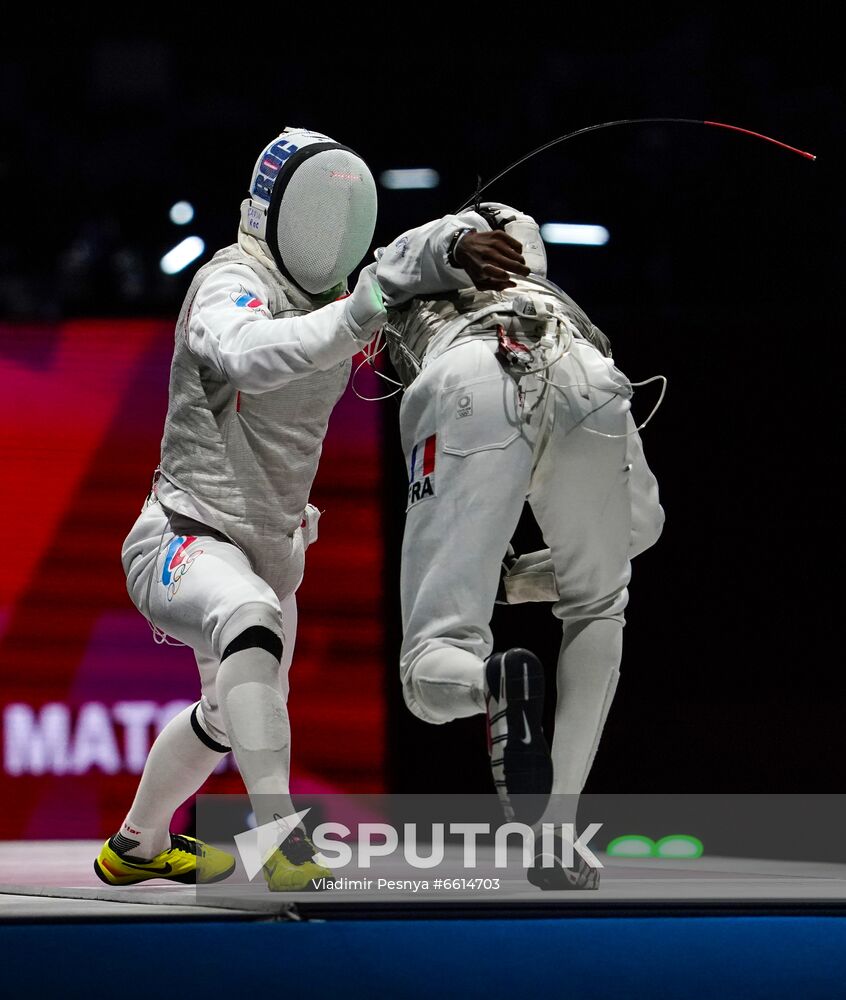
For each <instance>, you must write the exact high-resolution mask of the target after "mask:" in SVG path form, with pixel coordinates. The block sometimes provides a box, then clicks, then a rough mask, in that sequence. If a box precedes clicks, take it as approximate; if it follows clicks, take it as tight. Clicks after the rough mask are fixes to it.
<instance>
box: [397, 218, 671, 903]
mask: <svg viewBox="0 0 846 1000" xmlns="http://www.w3.org/2000/svg"><path fill="white" fill-rule="evenodd" d="M481 209H482V212H481V214H479V213H477V212H476V211H470V212H466V213H463V214H461V215H459V216H447V217H445V218H443V219H439V220H436V221H434V222H431V223H429V224H427V225H425V226H422V227H420V228H417V229H413V230H411V231H409V232H407V233H405V234H403V235H402V236H401V237H400V238H399V239H397V240H395V241H394V243H393V244H392V245H391V246H389V247H387V248H386V249H384V250H383V251H381V252H380V253H381V255H380V258H379V267H378V272H377V274H378V279H379V283H380V285H381V287H382V289H383V292H384V295H385V301H386V303H387V304H388V307H389V308H388V320H389V326H388V327H387V330H388V333H389V348H390V353H391V357H392V360H393V362H394V366H395V368H396V369H397V371H398V372H399V373H400V376H401V378H402V379H403V382H404V383H405V386H406V388H405V393H404V396H403V400H402V405H401V410H400V424H401V435H402V446H403V450H404V453H405V457H406V462H407V467H408V473H409V494H408V510H407V519H406V525H405V535H404V540H403V551H402V571H401V586H402V613H403V628H404V638H403V643H402V651H401V658H400V672H401V680H402V685H403V692H404V696H405V701H406V704H407V705H408V707H409V709H410V710H411V711H412V712H413V713H414V714H415V715H417V716H418V717H419V718H421V719H424V720H425V721H427V722H432V723H444V722H447V721H449V720H452V719H457V718H460V717H462V716H469V715H473V714H475V713H478V712H484V711H486V709H487V711H488V716H489V722H490V732H491V735H492V741H493V743H492V747H491V761H492V768H493V773H494V779H495V781H496V784H497V788H498V791H499V792H500V794H501V797H502V798H503V802H504V804H505V805H506V807H507V805H508V801H509V797H510V796H512V795H513V794H516V793H521V792H542V791H544V790H545V791H550V789H551V791H552V792H553V793H556V794H557V795H573V794H577V793H579V792H580V791H581V789H582V787H583V785H584V782H585V780H586V778H587V774H588V771H589V769H590V766H591V762H592V760H593V756H594V754H595V752H596V748H597V745H598V742H599V738H600V735H601V732H602V728H603V725H604V722H605V718H606V715H607V713H608V710H609V707H610V704H611V700H612V697H613V695H614V690H615V687H616V684H617V679H618V676H619V666H620V659H621V650H622V630H623V624H624V614H623V612H624V608H625V607H626V602H627V586H628V583H629V577H630V561H631V559H632V558H633V556H635V555H637V554H638V552H642V551H643V550H644V549H646V548H647V547H649V546H650V545H652V544H653V543H654V542H655V541H656V540H657V538H658V536H659V534H660V532H661V528H662V525H663V517H664V515H663V511H662V509H661V506H660V504H659V502H658V490H657V484H656V481H655V478H654V476H653V475H652V473H651V472H650V470H649V468H648V466H647V464H646V461H645V459H644V454H643V449H642V445H641V441H640V437H639V435H638V433H637V431H636V429H635V425H634V422H633V420H632V417H631V414H630V397H631V394H632V390H631V385H630V383H629V381H628V379H627V378H626V377H625V376H624V375H623V374H622V372H620V371H619V369H617V368H616V367H615V365H614V362H613V359H612V358H611V357H610V356H607V355H608V354H609V353H610V352H609V350H608V341H607V339H606V338H605V337H604V335H602V334H601V332H600V331H598V330H597V328H596V327H594V326H593V324H592V323H591V321H590V320H589V319H588V317H587V316H586V315H585V313H584V312H583V311H582V310H581V309H580V308H579V307H578V306H577V305H576V304H575V303H574V302H573V301H572V299H570V298H569V297H568V296H566V295H565V294H564V293H563V292H562V291H561V290H560V289H559V288H557V287H556V286H555V285H553V284H552V283H551V282H548V281H547V280H546V278H545V275H546V254H545V251H544V247H543V242H542V240H541V238H540V234H539V232H538V227H537V225H536V224H535V223H534V220H532V219H531V218H530V217H528V216H525V215H523V214H522V213H520V212H518V211H516V210H514V209H511V208H509V207H508V206H505V205H500V204H487V205H483V206H481ZM495 230H500V231H504V232H505V233H506V234H509V235H511V236H512V238H514V239H516V240H517V242H518V243H519V244H520V245H521V246H522V254H523V257H524V259H525V262H526V265H527V267H528V268H529V269H530V270H531V272H532V273H531V274H530V275H528V276H521V275H519V274H516V273H512V274H510V275H509V277H510V278H511V282H510V285H511V287H505V288H500V289H499V290H486V291H480V290H478V289H477V288H475V287H473V285H472V283H471V280H470V278H469V276H468V273H467V271H465V270H464V269H463V267H462V254H461V252H460V251H461V248H462V244H463V242H464V241H465V240H467V239H469V238H470V233H485V232H493V231H495ZM465 259H466V257H465ZM421 292H422V294H421ZM527 500H528V502H529V504H530V505H531V508H532V511H533V512H534V515H535V517H536V519H537V522H538V524H539V525H540V528H541V531H542V532H543V537H544V539H545V541H546V543H547V544H548V546H549V552H548V553H538V554H535V555H532V556H529V557H525V558H523V559H522V560H520V562H519V565H517V566H515V567H514V577H513V579H512V580H510V581H509V580H508V579H506V581H505V582H506V591H508V590H509V589H511V590H512V592H513V596H514V599H515V600H524V599H537V598H544V597H548V598H549V599H550V600H552V601H553V605H552V610H553V613H554V614H555V615H556V616H557V617H558V618H559V619H560V621H561V624H562V629H563V637H562V642H561V648H560V654H559V658H558V665H557V689H558V699H557V705H556V713H555V732H554V739H553V742H552V748H551V762H552V775H551V778H550V777H549V774H548V770H544V761H543V754H544V752H546V745H545V743H544V741H543V735H542V731H541V723H540V706H539V701H540V699H541V698H542V694H543V688H542V668H541V666H540V664H539V663H538V662H537V660H536V658H535V657H534V656H533V655H532V654H531V653H530V652H528V651H525V650H509V651H506V652H505V653H495V654H493V656H492V655H491V651H492V635H491V630H490V626H489V622H490V619H491V614H492V610H493V606H494V601H495V598H496V594H497V589H498V585H499V582H500V571H501V565H502V561H503V556H504V554H505V553H506V550H507V548H508V545H509V541H510V539H511V537H512V535H513V533H514V530H515V528H516V526H517V522H518V519H519V518H520V514H521V511H522V509H523V505H524V503H525V502H526V501H527ZM509 584H510V585H511V586H510V587H509ZM538 673H540V675H541V679H540V680H538ZM532 750H533V751H534V756H533V757H532V755H531V751H532ZM544 786H546V787H544ZM506 811H508V809H507V808H506ZM581 884H582V885H585V886H589V885H590V884H591V882H590V880H588V881H584V880H582V883H581Z"/></svg>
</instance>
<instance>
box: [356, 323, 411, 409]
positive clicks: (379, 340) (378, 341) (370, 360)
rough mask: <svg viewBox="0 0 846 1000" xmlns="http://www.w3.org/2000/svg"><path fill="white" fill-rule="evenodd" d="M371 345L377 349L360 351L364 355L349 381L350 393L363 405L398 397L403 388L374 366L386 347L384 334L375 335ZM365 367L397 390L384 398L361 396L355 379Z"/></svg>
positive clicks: (386, 342) (401, 384) (399, 383)
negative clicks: (362, 402)
mask: <svg viewBox="0 0 846 1000" xmlns="http://www.w3.org/2000/svg"><path fill="white" fill-rule="evenodd" d="M373 344H374V345H378V349H376V350H370V351H368V350H366V349H364V350H362V352H361V353H362V354H363V355H364V357H363V358H362V360H361V362H360V363H359V364H358V365H357V366H356V369H355V371H354V372H353V375H352V379H351V380H350V386H351V387H352V391H353V392H354V393H355V394H356V396H357V397H358V398H359V399H361V400H363V401H364V402H365V403H380V402H382V400H384V399H393V397H394V396H396V395H398V394H399V393H400V392H402V390H403V389H404V388H405V386H404V385H403V383H402V382H397V380H396V379H394V378H390V376H388V375H385V373H384V372H380V371H379V369H378V368H376V366H375V365H374V362H375V360H376V358H378V357H379V355H380V354H381V353H382V352H383V351H384V350H385V348H386V347H387V346H388V341H387V339H385V337H384V334H383V332H382V331H381V330H380V331H379V333H378V334H377V335H376V337H375V339H374V341H373ZM365 365H370V368H371V370H372V371H373V373H374V374H375V375H377V376H378V377H379V378H381V379H382V380H383V381H385V382H390V384H391V385H395V386H397V388H396V389H394V391H393V392H389V393H388V394H387V395H386V396H362V394H361V393H360V392H359V391H358V389H357V388H356V385H355V379H356V375H358V373H359V372H360V371H361V369H362V368H363V367H364V366H365Z"/></svg>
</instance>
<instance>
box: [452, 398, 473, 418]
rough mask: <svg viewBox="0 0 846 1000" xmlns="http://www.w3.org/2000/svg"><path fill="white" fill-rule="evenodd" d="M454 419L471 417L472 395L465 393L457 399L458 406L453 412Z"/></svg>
mask: <svg viewBox="0 0 846 1000" xmlns="http://www.w3.org/2000/svg"><path fill="white" fill-rule="evenodd" d="M455 416H456V419H458V418H459V417H472V416H473V393H472V392H465V393H464V394H463V395H462V396H459V397H458V404H457V406H456V410H455Z"/></svg>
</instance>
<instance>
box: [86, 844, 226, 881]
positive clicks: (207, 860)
mask: <svg viewBox="0 0 846 1000" xmlns="http://www.w3.org/2000/svg"><path fill="white" fill-rule="evenodd" d="M234 871H235V858H234V857H233V856H232V855H231V854H227V853H226V851H219V850H218V849H217V848H216V847H211V846H210V845H209V844H204V843H203V841H202V840H196V839H195V838H194V837H186V836H184V835H182V834H174V833H172V834H171V835H170V847H169V848H168V849H167V850H166V851H162V852H161V854H157V855H156V856H155V857H154V858H150V860H149V861H139V860H137V859H135V860H133V859H131V858H128V857H126V856H125V855H123V854H118V853H117V851H115V850H114V848H113V847H112V841H111V839H109V840H107V841H106V843H105V844H103V849H102V850H101V851H100V854H99V856H98V857H97V860H96V861H95V862H94V872H95V873H96V875H97V877H98V878H99V879H100V880H101V881H103V882H105V883H106V885H135V883H136V882H146V881H147V880H148V879H151V878H163V879H167V880H168V881H169V882H183V883H185V884H186V885H193V884H194V883H200V884H205V883H208V882H220V881H221V880H222V879H225V878H228V877H229V876H230V875H231V874H232V872H234Z"/></svg>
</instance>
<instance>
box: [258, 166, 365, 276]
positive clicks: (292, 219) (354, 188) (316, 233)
mask: <svg viewBox="0 0 846 1000" xmlns="http://www.w3.org/2000/svg"><path fill="white" fill-rule="evenodd" d="M375 226H376V184H375V182H374V180H373V176H372V175H371V173H370V171H369V170H368V169H367V165H366V164H365V163H364V161H363V160H361V159H360V158H359V157H357V156H356V155H355V154H353V153H350V152H348V151H347V150H344V149H329V150H325V151H323V152H320V153H316V154H315V155H314V156H312V157H309V158H308V159H307V160H304V161H303V162H302V163H301V164H300V165H299V166H298V167H297V168H296V170H295V172H294V174H293V175H292V176H291V179H290V180H289V181H288V185H287V187H286V188H285V192H284V194H283V196H282V203H281V204H280V206H279V221H278V239H279V254H280V256H281V258H282V261H283V263H284V264H285V267H286V268H287V270H288V272H289V273H290V274H291V276H292V277H293V278H294V280H295V281H296V282H297V284H299V285H300V286H301V287H302V288H304V289H305V290H306V291H307V292H310V293H312V294H315V293H317V292H323V291H326V290H327V289H329V288H332V287H333V286H334V285H337V284H338V282H339V281H344V280H345V279H346V278H347V277H348V276H349V275H350V273H351V272H352V271H353V269H354V268H355V266H356V265H357V264H358V263H359V261H360V260H361V259H362V257H363V256H364V255H365V253H367V250H368V248H369V246H370V242H371V240H372V239H373V230H374V228H375Z"/></svg>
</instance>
